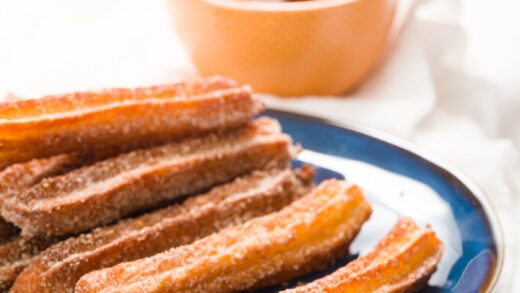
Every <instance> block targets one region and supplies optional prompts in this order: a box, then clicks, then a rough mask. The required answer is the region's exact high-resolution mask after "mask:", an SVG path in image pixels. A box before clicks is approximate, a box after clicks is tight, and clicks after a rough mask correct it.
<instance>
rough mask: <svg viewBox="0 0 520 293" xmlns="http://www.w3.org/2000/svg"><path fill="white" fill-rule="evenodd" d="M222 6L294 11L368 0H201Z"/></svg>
mask: <svg viewBox="0 0 520 293" xmlns="http://www.w3.org/2000/svg"><path fill="white" fill-rule="evenodd" d="M201 1H202V2H205V3H207V4H209V5H213V6H217V7H220V8H225V9H231V10H242V11H264V12H293V11H309V10H321V9H328V8H333V7H337V6H341V5H351V4H354V3H357V2H363V1H366V0H311V1H296V2H274V1H259V0H201Z"/></svg>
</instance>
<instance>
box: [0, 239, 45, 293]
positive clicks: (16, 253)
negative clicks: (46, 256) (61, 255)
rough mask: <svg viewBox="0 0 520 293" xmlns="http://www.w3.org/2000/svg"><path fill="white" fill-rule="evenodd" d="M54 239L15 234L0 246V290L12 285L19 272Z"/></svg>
mask: <svg viewBox="0 0 520 293" xmlns="http://www.w3.org/2000/svg"><path fill="white" fill-rule="evenodd" d="M54 242H55V241H54V240H48V239H39V238H30V239H24V238H21V237H18V236H15V237H14V238H13V239H12V240H10V241H8V242H7V243H5V244H3V245H1V246H0V292H4V291H5V290H7V288H9V286H11V284H12V283H13V282H14V280H15V279H16V277H17V276H18V274H19V273H20V272H21V271H22V270H23V269H24V268H25V267H26V266H27V265H28V264H29V263H30V262H31V260H32V258H33V257H34V256H35V255H36V254H38V253H39V252H40V251H42V250H43V249H45V248H47V247H48V246H49V245H50V244H52V243H54Z"/></svg>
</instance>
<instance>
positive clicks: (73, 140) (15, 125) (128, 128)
mask: <svg viewBox="0 0 520 293" xmlns="http://www.w3.org/2000/svg"><path fill="white" fill-rule="evenodd" d="M262 109H263V105H262V103H261V102H260V101H259V100H258V99H255V98H254V97H253V96H252V95H251V89H250V88H249V87H247V86H238V85H237V84H236V82H234V81H233V80H230V79H226V78H222V77H212V78H207V79H197V80H193V81H189V82H181V83H174V84H165V85H160V86H152V87H147V88H136V89H123V88H120V89H109V90H104V91H98V92H79V93H71V94H64V95H56V96H46V97H42V98H39V99H30V100H14V101H8V102H4V103H0V166H5V165H9V164H12V163H15V162H20V161H25V160H29V159H32V158H36V157H48V156H51V155H55V154H61V153H69V152H77V153H85V152H86V153H97V152H105V151H107V150H108V151H109V152H112V153H113V152H115V151H117V150H118V151H123V150H129V149H132V148H135V147H141V146H143V145H150V144H154V143H164V142H169V141H172V140H179V139H182V138H186V137H188V136H196V135H200V134H203V133H207V132H210V131H217V130H223V129H230V128H235V127H238V126H241V125H244V124H246V123H248V122H249V121H250V120H251V119H252V118H253V117H254V116H255V115H256V114H258V113H259V112H260V111H261V110H262Z"/></svg>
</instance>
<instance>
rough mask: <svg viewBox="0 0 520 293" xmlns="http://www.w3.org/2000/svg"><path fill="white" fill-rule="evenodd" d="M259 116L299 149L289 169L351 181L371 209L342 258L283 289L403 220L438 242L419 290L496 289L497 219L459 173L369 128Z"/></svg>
mask: <svg viewBox="0 0 520 293" xmlns="http://www.w3.org/2000/svg"><path fill="white" fill-rule="evenodd" d="M266 114H267V115H268V116H272V117H274V118H276V119H278V120H279V121H280V123H281V124H282V127H283V129H284V131H285V132H286V133H288V134H290V135H291V136H292V137H293V139H294V141H295V142H296V143H299V144H301V145H302V146H303V147H304V149H305V150H304V151H303V152H302V153H300V155H299V156H298V159H297V160H296V161H295V163H294V164H295V165H298V164H302V163H303V162H305V163H309V164H311V165H314V166H315V167H316V168H317V178H316V182H319V181H321V180H324V179H326V178H330V177H335V178H346V179H347V180H351V181H353V182H355V183H356V184H358V185H360V186H361V187H362V188H363V190H364V191H365V193H366V195H367V197H368V199H369V201H370V202H371V203H372V207H373V209H374V212H373V214H372V217H371V218H370V220H369V221H368V222H367V223H366V224H365V225H364V226H363V229H362V230H361V232H360V233H359V235H358V237H357V238H356V240H355V241H354V242H353V244H352V245H351V246H350V253H351V256H350V257H349V258H348V259H344V260H341V261H340V262H338V263H337V264H336V265H334V266H331V267H329V268H327V269H326V270H324V271H322V272H318V273H314V274H312V275H308V276H305V277H304V278H302V279H300V280H297V281H295V282H293V283H291V284H286V285H285V286H284V288H285V287H291V286H295V285H296V284H297V283H301V282H308V281H311V280H313V279H315V278H318V277H321V276H323V275H325V274H327V273H330V272H332V271H334V270H335V269H336V268H338V267H340V266H342V265H344V264H345V263H346V262H348V261H350V260H352V259H354V258H355V257H356V256H357V255H359V254H364V253H366V252H367V251H369V250H370V249H371V248H372V247H373V246H374V244H375V243H376V242H377V241H378V239H380V238H381V237H383V236H384V235H385V234H386V232H388V231H389V230H390V228H391V227H392V226H393V224H394V223H395V222H396V221H397V220H398V218H399V217H402V216H409V217H412V218H413V219H415V221H416V222H417V223H418V224H419V225H427V224H429V225H431V226H432V227H433V229H434V230H435V231H436V232H437V234H438V236H439V237H440V238H441V239H442V240H443V242H444V244H445V252H444V255H443V257H442V260H441V263H440V265H439V267H438V270H437V272H436V273H435V274H434V275H433V276H432V278H431V279H430V282H429V285H428V287H426V288H425V289H424V290H423V292H481V291H486V290H490V289H491V288H492V287H493V286H494V285H495V283H496V282H497V279H498V276H499V273H500V269H501V265H502V258H503V247H502V245H503V241H502V234H501V230H500V228H499V226H498V222H497V217H496V214H495V211H494V210H493V209H492V208H491V207H490V205H489V203H488V201H487V199H486V198H485V197H484V195H483V193H482V191H481V190H480V189H479V188H477V187H476V186H475V184H473V183H472V182H470V181H469V180H467V179H466V178H464V177H463V176H462V175H461V174H460V173H459V172H457V171H455V170H453V168H451V167H447V166H446V164H443V163H439V162H438V161H437V160H433V159H431V158H430V156H427V155H425V154H423V153H422V152H419V151H417V150H414V149H413V147H410V146H407V145H406V144H405V143H403V142H398V141H397V140H396V139H395V138H389V137H387V135H383V134H380V133H376V132H374V131H373V130H369V129H365V128H363V127H359V126H355V125H339V124H337V123H331V122H325V121H323V120H319V119H316V118H312V117H308V116H303V115H299V114H294V113H288V112H281V111H274V110H271V111H268V112H267V113H266ZM279 289H281V287H276V288H270V289H269V290H262V291H263V292H266V291H268V292H277V291H278V290H279Z"/></svg>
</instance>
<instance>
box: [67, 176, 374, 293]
mask: <svg viewBox="0 0 520 293" xmlns="http://www.w3.org/2000/svg"><path fill="white" fill-rule="evenodd" d="M370 213H371V208H370V205H369V204H368V202H367V201H366V200H365V198H364V197H363V195H362V193H361V190H360V189H359V188H358V187H356V186H353V185H350V184H348V183H346V182H344V181H337V180H328V181H325V182H323V183H322V184H320V186H319V187H318V188H317V189H316V190H314V191H313V192H311V193H309V194H308V195H306V196H304V197H303V198H301V199H299V200H297V201H295V202H293V203H292V204H290V205H289V206H286V207H285V208H283V209H282V210H281V211H279V212H274V213H271V214H269V215H266V216H262V217H259V218H255V219H252V220H250V221H248V222H246V223H245V224H241V225H237V226H233V227H230V228H226V229H224V230H221V231H220V232H218V233H215V234H212V235H210V236H208V237H206V238H203V239H201V240H198V241H196V242H194V243H192V244H190V245H185V246H181V247H178V248H175V249H171V250H169V251H166V252H163V253H160V254H157V255H155V256H152V257H149V258H145V259H141V260H137V261H133V262H127V263H122V264H119V265H116V266H114V267H111V268H108V269H102V270H98V271H94V272H91V273H89V274H86V275H85V276H83V277H82V278H81V279H80V280H79V281H78V283H77V284H76V291H75V292H78V293H85V292H231V291H240V290H246V289H251V288H259V287H262V286H266V285H270V284H275V283H279V282H283V281H286V280H288V279H291V278H293V277H296V276H298V275H301V274H304V273H306V272H309V271H312V270H314V269H316V268H321V267H323V266H325V265H327V264H329V263H330V262H331V261H333V260H334V259H336V257H338V256H341V255H344V254H346V251H347V249H346V247H347V245H348V244H349V243H350V242H351V240H352V239H353V238H354V237H355V235H356V234H357V232H358V231H359V229H360V228H361V226H362V224H363V223H364V222H365V221H366V220H367V219H368V217H369V216H370Z"/></svg>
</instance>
